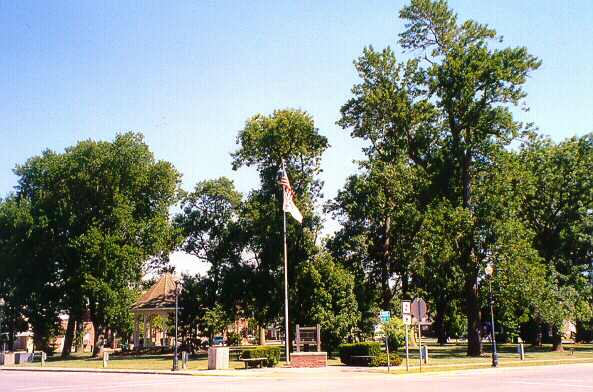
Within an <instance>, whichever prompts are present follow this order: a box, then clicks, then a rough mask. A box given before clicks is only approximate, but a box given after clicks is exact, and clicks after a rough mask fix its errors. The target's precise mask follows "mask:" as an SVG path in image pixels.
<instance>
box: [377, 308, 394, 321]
mask: <svg viewBox="0 0 593 392" xmlns="http://www.w3.org/2000/svg"><path fill="white" fill-rule="evenodd" d="M379 319H380V320H381V322H382V323H386V322H388V321H389V320H390V319H391V313H390V312H389V310H382V311H381V313H379Z"/></svg>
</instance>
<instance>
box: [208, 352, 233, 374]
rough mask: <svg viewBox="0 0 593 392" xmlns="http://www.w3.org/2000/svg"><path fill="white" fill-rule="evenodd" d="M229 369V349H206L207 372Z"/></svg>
mask: <svg viewBox="0 0 593 392" xmlns="http://www.w3.org/2000/svg"><path fill="white" fill-rule="evenodd" d="M228 368H229V348H228V347H210V348H208V370H218V369H228Z"/></svg>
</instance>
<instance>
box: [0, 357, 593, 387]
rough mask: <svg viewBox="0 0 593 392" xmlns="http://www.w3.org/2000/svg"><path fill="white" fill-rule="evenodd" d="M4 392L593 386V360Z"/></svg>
mask: <svg viewBox="0 0 593 392" xmlns="http://www.w3.org/2000/svg"><path fill="white" fill-rule="evenodd" d="M0 391H1V392H60V391H71V392H78V391H135V392H140V391H155V392H156V391H158V392H169V391H173V392H181V391H200V392H202V391H204V392H209V391H229V392H231V391H232V392H243V391H246V392H247V391H248V392H259V391H264V392H273V391H283V392H285V391H299V392H300V391H303V392H306V391H340V392H342V391H343V392H350V391H367V392H371V391H372V392H375V391H412V392H437V391H455V392H465V391H471V392H481V391H485V392H489V391H497V392H498V391H528V392H529V391H537V392H546V391H563V392H572V391H593V364H582V365H561V366H542V367H526V368H506V369H505V368H503V369H485V370H474V371H463V372H455V373H440V374H424V375H410V376H394V375H382V374H368V373H339V372H336V371H316V370H314V371H311V372H304V371H299V372H294V373H286V374H282V375H272V376H268V375H266V374H265V373H261V374H256V375H253V376H251V377H243V376H240V377H227V376H206V377H201V376H169V375H142V374H98V373H54V372H29V371H27V372H25V371H18V372H14V371H1V370H0Z"/></svg>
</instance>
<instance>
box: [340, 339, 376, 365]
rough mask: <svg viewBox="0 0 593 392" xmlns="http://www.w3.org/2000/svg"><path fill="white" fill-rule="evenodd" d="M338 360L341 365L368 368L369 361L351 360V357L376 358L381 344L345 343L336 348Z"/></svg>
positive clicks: (363, 359)
mask: <svg viewBox="0 0 593 392" xmlns="http://www.w3.org/2000/svg"><path fill="white" fill-rule="evenodd" d="M338 351H339V353H340V360H341V361H342V363H344V364H346V365H351V366H369V359H365V358H352V357H353V356H354V357H356V356H370V357H376V356H378V355H380V354H381V343H379V342H360V343H345V344H340V346H339V347H338Z"/></svg>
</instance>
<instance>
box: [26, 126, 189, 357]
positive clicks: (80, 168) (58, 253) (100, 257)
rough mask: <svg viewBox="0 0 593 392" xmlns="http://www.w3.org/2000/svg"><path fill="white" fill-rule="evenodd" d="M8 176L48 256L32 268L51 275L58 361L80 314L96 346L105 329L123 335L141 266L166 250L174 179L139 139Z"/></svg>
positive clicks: (81, 150)
mask: <svg viewBox="0 0 593 392" xmlns="http://www.w3.org/2000/svg"><path fill="white" fill-rule="evenodd" d="M15 173H16V174H17V175H18V176H19V180H18V187H17V197H18V198H21V199H25V200H27V201H28V202H29V203H30V213H31V215H32V217H33V222H34V224H35V225H36V226H37V229H38V230H39V232H41V233H43V237H42V241H43V242H41V243H40V246H42V247H43V248H44V249H47V252H48V254H47V255H43V256H41V257H38V258H36V260H35V262H36V264H38V265H43V264H45V263H50V265H53V266H54V267H53V268H54V269H55V271H58V272H57V273H56V274H54V275H55V278H56V280H57V282H59V283H60V287H61V288H62V294H63V297H62V309H64V310H67V311H68V313H69V315H70V319H69V322H68V327H67V331H66V339H65V342H64V351H63V352H62V355H68V354H69V352H70V347H71V344H72V339H73V334H74V323H75V322H76V321H80V319H81V316H82V312H83V311H84V310H85V309H86V308H87V307H88V308H89V309H90V310H91V315H92V318H93V322H94V324H95V330H96V333H95V336H96V338H98V337H99V336H101V335H102V334H104V333H105V332H106V331H107V329H110V330H112V331H114V330H117V331H118V332H120V333H121V332H125V331H127V330H129V328H130V325H131V319H130V315H129V312H128V309H129V306H130V305H131V303H132V302H133V299H134V295H135V290H134V287H135V286H138V285H139V282H140V279H141V277H142V275H143V272H144V268H145V267H146V265H147V262H148V261H149V260H150V259H151V258H152V257H154V256H158V255H160V254H168V251H169V249H170V245H171V241H170V239H171V235H172V231H171V225H170V222H169V215H168V214H169V208H170V206H171V205H172V204H173V203H174V202H175V201H176V197H177V190H178V184H179V177H180V176H179V174H178V173H177V171H176V170H175V169H174V168H173V166H172V165H171V164H170V163H168V162H164V161H157V160H155V159H154V156H153V154H152V153H151V152H150V150H149V148H148V146H147V145H146V144H145V143H144V141H143V137H142V135H140V134H133V133H126V134H121V135H118V136H116V138H115V140H114V141H113V142H95V141H91V140H88V141H83V142H80V143H78V144H77V145H75V146H73V147H70V148H67V149H66V151H65V152H64V153H61V154H58V153H54V152H52V151H46V152H44V153H43V154H42V155H40V156H37V157H33V158H31V159H29V160H28V161H27V162H26V163H25V164H24V165H21V166H18V167H17V168H16V170H15ZM54 275H48V278H51V277H52V276H54ZM48 283H49V286H50V287H51V284H53V282H51V283H50V282H48ZM39 295H43V292H39ZM95 343H97V342H95ZM95 348H98V345H97V344H95Z"/></svg>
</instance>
